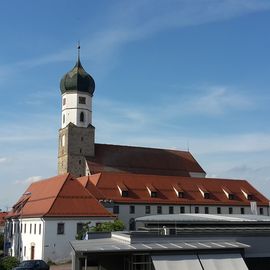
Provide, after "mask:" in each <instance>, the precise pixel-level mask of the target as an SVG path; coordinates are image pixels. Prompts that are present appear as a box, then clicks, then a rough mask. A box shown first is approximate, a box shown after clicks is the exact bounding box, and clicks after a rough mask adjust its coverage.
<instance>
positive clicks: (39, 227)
mask: <svg viewBox="0 0 270 270" xmlns="http://www.w3.org/2000/svg"><path fill="white" fill-rule="evenodd" d="M38 233H39V234H41V224H39V226H38Z"/></svg>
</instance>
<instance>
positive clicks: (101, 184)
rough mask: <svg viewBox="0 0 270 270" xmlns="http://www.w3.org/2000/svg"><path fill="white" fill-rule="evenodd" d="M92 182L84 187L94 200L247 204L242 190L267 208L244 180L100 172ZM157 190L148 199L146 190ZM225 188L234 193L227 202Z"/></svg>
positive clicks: (266, 203)
mask: <svg viewBox="0 0 270 270" xmlns="http://www.w3.org/2000/svg"><path fill="white" fill-rule="evenodd" d="M88 179H89V181H90V182H91V184H90V183H88V184H87V185H85V187H86V188H87V189H88V190H89V191H90V192H91V193H92V194H93V193H94V192H95V194H97V199H109V200H113V201H115V202H118V203H158V204H192V205H200V204H203V205H243V206H244V205H250V201H249V200H248V199H247V198H246V197H245V196H244V194H243V192H242V191H241V190H242V189H245V190H246V191H248V192H249V193H250V194H252V200H253V201H256V202H257V204H258V205H263V206H269V200H268V199H267V198H266V197H264V196H263V195H262V194H261V193H260V192H258V191H257V190H256V189H255V188H254V187H253V186H252V185H251V184H249V183H248V182H247V181H245V180H229V179H213V178H190V177H179V176H157V175H156V176H155V175H140V174H128V173H112V172H110V173H109V172H106V173H105V172H103V173H101V174H98V175H92V176H89V177H88ZM119 183H123V184H124V185H125V186H126V187H127V188H128V197H122V196H121V194H120V192H119V190H118V187H117V185H118V184H119ZM149 186H152V187H153V188H154V189H156V191H157V198H151V197H150V194H149V192H148V190H147V187H149ZM175 186H179V187H181V189H182V191H183V192H184V197H183V198H179V197H177V194H176V192H175V190H174V187H175ZM198 187H203V188H204V190H207V192H209V199H204V197H203V196H202V194H201V192H200V190H199V188H198ZM224 187H226V188H228V189H229V190H230V191H231V192H232V193H233V194H234V198H233V200H231V199H229V198H228V197H227V196H226V194H225V193H224V191H223V188H224Z"/></svg>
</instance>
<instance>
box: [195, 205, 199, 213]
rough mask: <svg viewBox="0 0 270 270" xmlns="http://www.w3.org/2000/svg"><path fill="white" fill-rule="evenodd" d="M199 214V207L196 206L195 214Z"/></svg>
mask: <svg viewBox="0 0 270 270" xmlns="http://www.w3.org/2000/svg"><path fill="white" fill-rule="evenodd" d="M198 213H199V207H198V206H196V207H195V214H198Z"/></svg>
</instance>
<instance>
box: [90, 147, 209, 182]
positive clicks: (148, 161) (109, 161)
mask: <svg viewBox="0 0 270 270" xmlns="http://www.w3.org/2000/svg"><path fill="white" fill-rule="evenodd" d="M86 159H87V163H88V167H89V168H90V171H91V174H94V173H98V172H107V171H108V172H129V173H138V174H152V175H178V176H187V177H189V176H190V175H189V172H197V173H205V171H204V170H203V169H202V168H201V166H200V165H199V164H198V162H197V161H196V160H195V159H194V157H193V156H192V155H191V153H189V152H186V151H177V150H167V149H156V148H144V147H135V146H122V145H110V144H95V157H86Z"/></svg>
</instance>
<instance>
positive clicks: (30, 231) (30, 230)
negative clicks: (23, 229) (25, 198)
mask: <svg viewBox="0 0 270 270" xmlns="http://www.w3.org/2000/svg"><path fill="white" fill-rule="evenodd" d="M29 233H30V234H31V233H32V224H31V223H30V229H29Z"/></svg>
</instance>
